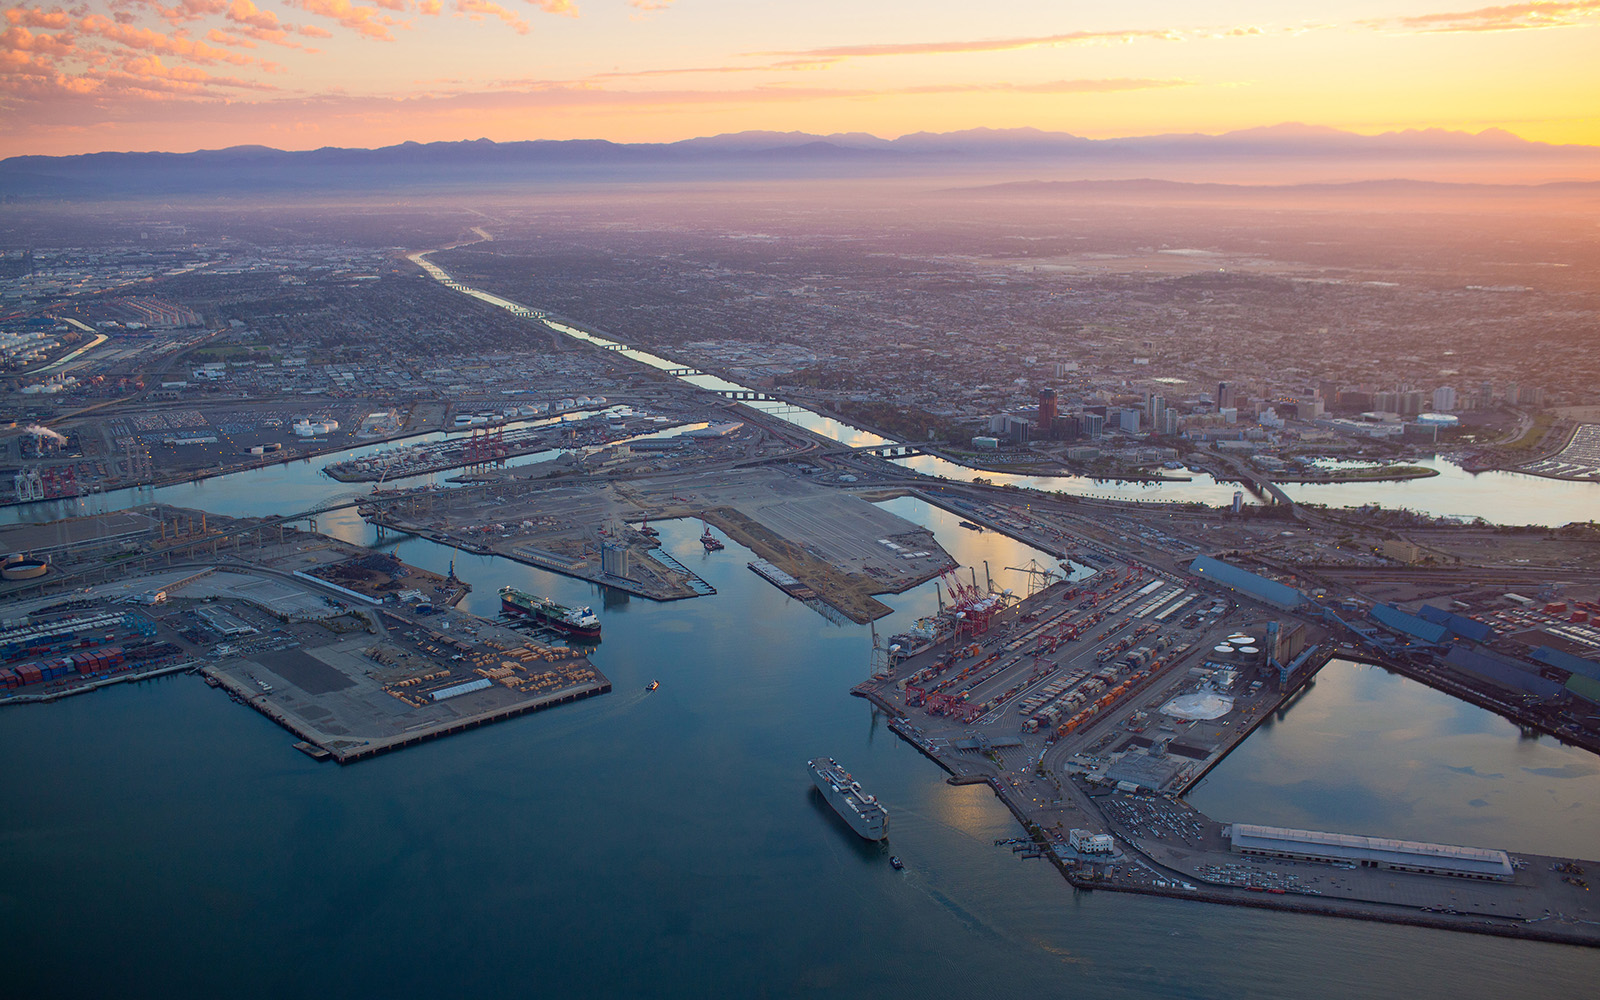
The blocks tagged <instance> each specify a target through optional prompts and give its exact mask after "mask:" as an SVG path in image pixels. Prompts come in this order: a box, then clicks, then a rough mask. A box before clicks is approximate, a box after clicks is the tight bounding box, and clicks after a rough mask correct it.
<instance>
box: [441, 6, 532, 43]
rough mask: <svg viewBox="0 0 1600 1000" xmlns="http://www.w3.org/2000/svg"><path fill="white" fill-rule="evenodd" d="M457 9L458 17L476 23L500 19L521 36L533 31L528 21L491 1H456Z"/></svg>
mask: <svg viewBox="0 0 1600 1000" xmlns="http://www.w3.org/2000/svg"><path fill="white" fill-rule="evenodd" d="M455 9H456V16H457V17H467V18H471V19H472V20H474V21H481V20H483V19H484V18H485V17H498V18H499V19H500V20H502V21H504V22H505V23H506V24H508V25H510V27H511V29H512V30H513V31H515V32H516V33H517V34H519V35H526V34H527V33H528V32H530V31H532V30H533V29H532V28H530V27H529V26H528V22H527V21H524V20H523V19H522V18H520V17H518V16H517V15H515V14H513V13H511V11H509V10H506V9H505V8H504V7H502V6H500V5H499V4H497V3H491V2H489V0H456V3H455Z"/></svg>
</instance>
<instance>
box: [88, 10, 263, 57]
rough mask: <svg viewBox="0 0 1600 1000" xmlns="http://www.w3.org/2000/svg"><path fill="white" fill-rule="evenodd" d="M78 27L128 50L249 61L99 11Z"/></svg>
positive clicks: (183, 37)
mask: <svg viewBox="0 0 1600 1000" xmlns="http://www.w3.org/2000/svg"><path fill="white" fill-rule="evenodd" d="M78 28H79V29H80V30H81V31H82V32H83V33H84V34H86V35H94V36H97V37H100V38H104V39H106V40H108V41H112V42H116V43H117V44H119V45H125V46H127V47H128V48H130V49H139V50H143V51H148V52H155V53H159V54H162V55H171V56H178V57H180V58H183V59H188V60H190V61H192V62H198V63H214V62H225V63H232V64H233V65H235V66H248V65H250V64H251V62H252V61H253V60H251V59H250V58H249V57H248V56H242V55H240V54H238V53H237V52H229V51H228V50H227V49H219V48H217V47H216V46H215V45H207V44H206V43H205V42H197V41H194V40H193V39H191V38H189V37H187V36H185V35H184V34H183V33H182V32H177V33H175V34H173V35H163V34H161V33H160V32H159V31H151V30H150V29H149V28H132V27H128V26H127V25H123V24H118V23H116V22H115V21H113V20H111V19H110V18H106V17H102V16H100V15H99V14H90V15H89V16H88V17H86V18H83V19H82V20H81V21H79V22H78Z"/></svg>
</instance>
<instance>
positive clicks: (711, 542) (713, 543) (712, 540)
mask: <svg viewBox="0 0 1600 1000" xmlns="http://www.w3.org/2000/svg"><path fill="white" fill-rule="evenodd" d="M700 523H701V524H705V527H706V530H705V532H704V533H702V534H701V535H700V544H701V545H704V546H705V547H706V551H707V552H716V551H717V550H718V549H721V548H722V547H723V545H722V542H721V541H719V540H718V539H717V538H716V537H715V536H714V535H712V534H711V525H709V524H706V522H704V521H701V522H700Z"/></svg>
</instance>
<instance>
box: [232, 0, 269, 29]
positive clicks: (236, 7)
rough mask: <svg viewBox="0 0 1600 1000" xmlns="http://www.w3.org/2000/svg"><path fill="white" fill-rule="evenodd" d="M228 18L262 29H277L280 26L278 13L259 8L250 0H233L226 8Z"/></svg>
mask: <svg viewBox="0 0 1600 1000" xmlns="http://www.w3.org/2000/svg"><path fill="white" fill-rule="evenodd" d="M228 20H230V21H234V22H236V23H238V24H247V25H249V26H250V27H252V28H260V29H261V30H263V31H277V30H278V29H279V27H280V25H279V24H278V15H276V14H274V13H273V12H272V11H270V10H262V9H260V8H259V7H257V6H256V5H255V4H253V3H251V2H250V0H233V6H231V7H229V8H228Z"/></svg>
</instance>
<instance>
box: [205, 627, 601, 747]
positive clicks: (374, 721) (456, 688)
mask: <svg viewBox="0 0 1600 1000" xmlns="http://www.w3.org/2000/svg"><path fill="white" fill-rule="evenodd" d="M233 613H235V614H236V615H239V616H241V617H243V618H245V619H246V620H247V621H251V620H252V618H251V616H252V613H251V612H250V611H248V610H247V609H244V608H242V607H238V606H235V607H234V609H233ZM347 617H348V618H351V619H352V620H353V621H354V622H356V623H357V624H358V625H359V626H361V627H344V628H341V629H340V630H339V631H338V632H330V631H329V630H328V629H326V628H323V627H322V626H316V625H304V626H295V627H293V628H291V629H289V630H287V631H286V632H285V633H284V634H282V635H281V636H274V637H273V638H272V640H271V641H268V642H261V643H258V644H256V645H255V646H253V647H252V648H250V649H249V650H248V651H240V652H239V653H237V654H235V655H231V656H229V657H227V658H225V659H223V660H221V661H220V662H217V663H215V664H211V665H208V666H207V667H205V668H204V671H203V672H204V674H205V676H206V677H207V678H208V679H209V680H210V681H215V682H216V684H217V686H219V687H221V688H223V689H224V690H226V691H227V692H228V694H229V696H230V697H232V698H233V699H234V700H235V701H238V702H240V703H242V704H245V705H249V706H250V707H251V708H254V709H255V710H256V711H258V712H260V713H261V714H263V715H265V716H266V717H267V718H269V719H271V720H273V721H274V722H276V723H278V724H279V725H281V726H283V727H284V728H285V729H287V730H289V731H290V732H291V733H293V734H295V736H297V737H299V738H300V740H301V741H303V742H304V743H305V744H306V745H307V746H309V747H310V748H311V749H310V750H307V749H306V747H298V748H299V749H301V750H302V751H303V752H307V753H311V755H312V756H317V754H315V753H312V751H313V750H321V751H326V753H327V756H329V757H331V758H332V759H334V760H336V761H338V762H339V763H341V764H349V763H353V762H355V761H358V760H364V759H366V758H368V757H373V756H377V755H378V754H383V753H389V752H391V751H394V750H399V749H403V748H405V747H409V746H415V745H416V744H418V743H423V742H426V741H427V740H431V739H437V738H439V737H441V736H449V735H451V734H454V733H459V732H464V731H466V730H468V729H475V728H477V727H479V726H485V725H488V724H490V723H493V722H499V721H502V720H504V719H510V718H514V717H516V716H519V715H525V714H527V713H530V712H537V711H542V710H544V709H547V708H553V707H555V706H557V705H565V704H569V703H571V702H575V701H581V700H583V699H585V698H592V697H594V696H596V695H601V694H605V693H607V692H609V691H610V690H611V682H610V680H608V679H607V678H606V677H605V676H604V675H603V674H601V673H600V672H599V671H598V670H596V669H595V668H594V665H593V664H591V663H590V662H589V660H588V658H587V657H585V656H584V655H582V654H581V653H580V652H579V651H578V650H576V649H570V648H566V647H560V646H548V645H544V644H543V643H540V642H538V641H535V640H532V639H529V638H527V637H526V636H524V635H522V634H520V633H518V632H516V631H514V630H512V629H509V628H506V627H504V626H502V625H499V624H496V623H494V622H491V621H488V620H486V619H481V618H477V617H474V616H472V615H468V614H466V613H464V612H461V611H457V610H454V609H450V610H445V611H438V612H435V613H434V614H431V615H422V616H417V615H414V614H412V613H411V612H410V611H409V610H407V609H404V608H393V609H391V608H388V607H385V608H384V609H383V610H381V611H363V612H360V613H359V614H357V615H351V616H347ZM252 623H253V622H252Z"/></svg>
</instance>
